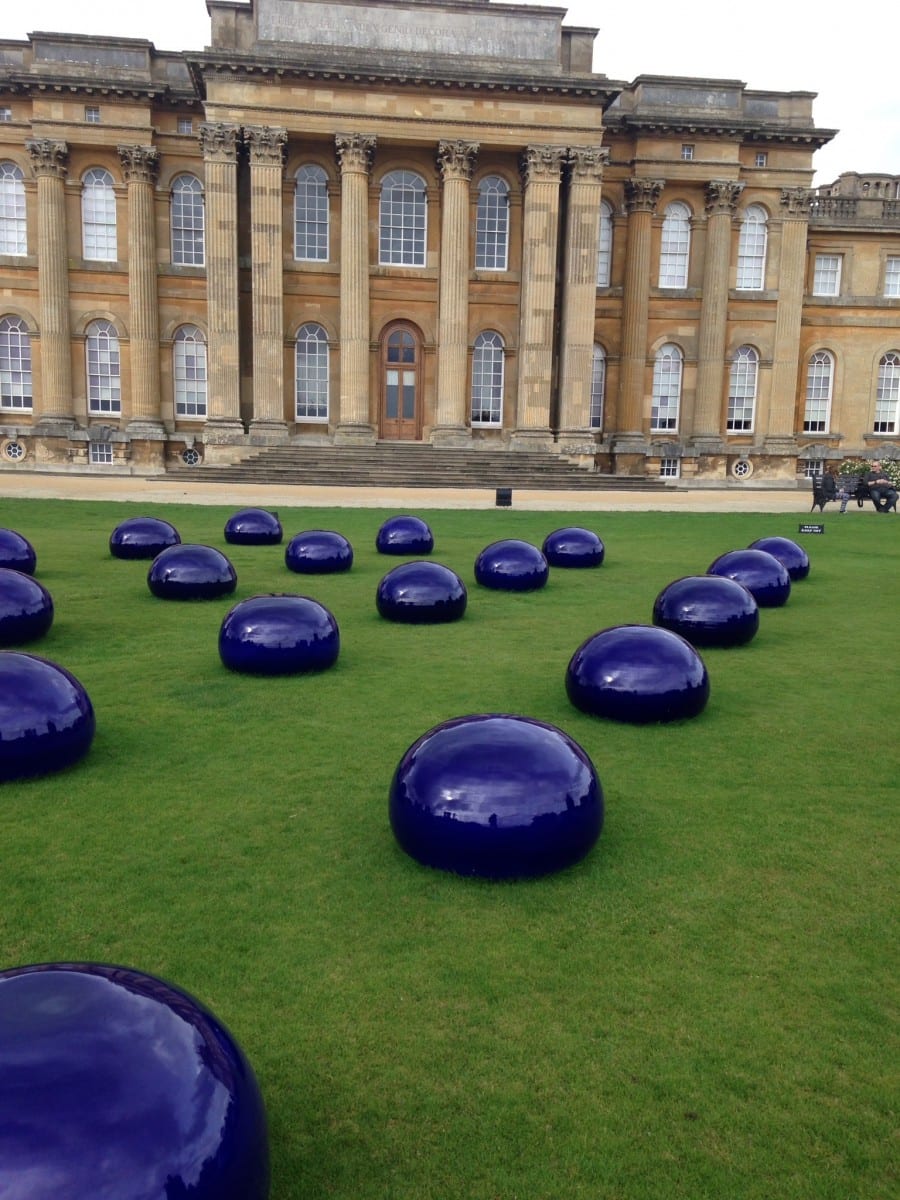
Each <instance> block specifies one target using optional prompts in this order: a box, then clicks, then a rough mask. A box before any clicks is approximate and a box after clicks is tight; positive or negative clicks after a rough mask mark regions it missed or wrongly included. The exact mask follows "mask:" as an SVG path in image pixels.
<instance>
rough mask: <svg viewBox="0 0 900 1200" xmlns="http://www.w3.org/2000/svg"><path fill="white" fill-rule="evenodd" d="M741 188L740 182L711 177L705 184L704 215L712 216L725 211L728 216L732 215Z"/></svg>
mask: <svg viewBox="0 0 900 1200" xmlns="http://www.w3.org/2000/svg"><path fill="white" fill-rule="evenodd" d="M743 190H744V185H743V184H742V183H735V182H734V181H733V180H731V179H711V180H710V181H709V183H707V185H706V215H707V216H708V217H712V216H716V215H717V214H719V213H726V214H727V215H728V216H734V211H735V209H736V208H737V202H738V198H739V197H740V194H741V192H742V191H743Z"/></svg>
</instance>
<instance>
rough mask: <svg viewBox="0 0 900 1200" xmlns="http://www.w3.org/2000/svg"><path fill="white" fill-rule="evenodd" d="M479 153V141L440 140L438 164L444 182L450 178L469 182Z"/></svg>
mask: <svg viewBox="0 0 900 1200" xmlns="http://www.w3.org/2000/svg"><path fill="white" fill-rule="evenodd" d="M477 154H478V143H477V142H461V141H457V142H438V152H437V165H438V170H439V171H440V173H441V178H442V179H443V180H444V182H445V183H446V181H447V180H448V179H463V180H465V181H466V182H468V181H469V180H470V179H471V178H472V169H473V167H474V166H475V156H476V155H477Z"/></svg>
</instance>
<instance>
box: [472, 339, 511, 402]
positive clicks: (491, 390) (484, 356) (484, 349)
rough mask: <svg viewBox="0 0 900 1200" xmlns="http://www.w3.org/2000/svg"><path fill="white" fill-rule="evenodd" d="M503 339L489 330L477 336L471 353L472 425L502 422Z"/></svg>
mask: <svg viewBox="0 0 900 1200" xmlns="http://www.w3.org/2000/svg"><path fill="white" fill-rule="evenodd" d="M505 357H506V355H505V348H504V344H503V338H502V337H501V336H500V334H499V333H494V332H493V331H492V330H490V331H487V332H485V333H479V335H478V337H477V338H476V339H475V347H474V350H473V352H472V424H473V425H500V424H501V423H502V421H503V370H504V365H505Z"/></svg>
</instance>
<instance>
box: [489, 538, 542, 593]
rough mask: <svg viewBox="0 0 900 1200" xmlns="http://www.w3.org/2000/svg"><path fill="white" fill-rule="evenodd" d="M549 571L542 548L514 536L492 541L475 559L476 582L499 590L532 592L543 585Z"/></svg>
mask: <svg viewBox="0 0 900 1200" xmlns="http://www.w3.org/2000/svg"><path fill="white" fill-rule="evenodd" d="M549 575H550V567H549V565H548V563H547V560H546V558H545V557H544V555H543V552H542V551H540V550H539V549H538V548H537V546H532V544H531V542H522V541H519V540H518V539H517V538H508V539H506V540H504V541H501V542H492V543H491V545H490V546H486V547H485V548H484V550H482V551H481V553H480V554H479V555H478V557H477V558H476V559H475V579H476V580H477V582H478V583H480V584H481V585H482V587H487V588H494V589H496V590H498V591H503V592H534V591H537V589H538V588H542V587H543V586H544V584H545V583H546V582H547V579H548V577H549Z"/></svg>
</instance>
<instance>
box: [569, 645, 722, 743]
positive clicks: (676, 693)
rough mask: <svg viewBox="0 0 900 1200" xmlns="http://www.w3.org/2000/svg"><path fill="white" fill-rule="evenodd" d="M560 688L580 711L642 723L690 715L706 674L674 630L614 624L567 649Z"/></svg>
mask: <svg viewBox="0 0 900 1200" xmlns="http://www.w3.org/2000/svg"><path fill="white" fill-rule="evenodd" d="M566 692H567V693H568V696H569V699H570V700H571V702H572V703H573V704H574V705H575V707H576V708H580V709H581V710H582V712H586V713H591V714H592V715H594V716H597V717H608V718H609V719H610V720H613V721H625V722H629V723H631V724H634V725H645V724H648V723H650V722H658V721H679V720H681V719H683V718H685V717H696V716H697V714H698V713H701V712H702V711H703V709H704V708H705V707H706V702H707V700H708V699H709V676H708V675H707V673H706V667H705V665H704V663H703V659H702V658H701V657H700V655H699V654H698V653H697V651H696V650H695V649H694V647H693V646H691V645H690V643H689V642H687V641H685V639H684V638H682V637H679V636H678V634H677V633H671V632H670V631H669V630H668V629H659V628H657V627H656V626H655V625H615V626H613V627H612V628H611V629H602V630H601V631H600V632H599V633H595V634H594V635H593V636H592V637H589V638H588V639H587V641H586V642H583V643H582V645H581V646H579V648H578V649H577V650H576V651H575V653H574V654H573V655H572V658H571V661H570V662H569V666H568V669H567V671H566Z"/></svg>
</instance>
